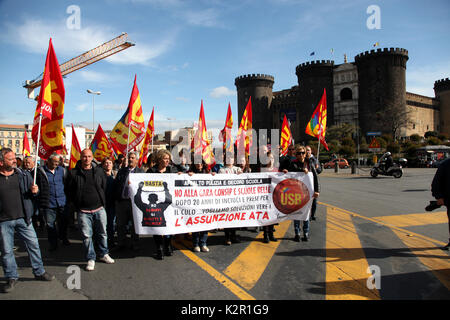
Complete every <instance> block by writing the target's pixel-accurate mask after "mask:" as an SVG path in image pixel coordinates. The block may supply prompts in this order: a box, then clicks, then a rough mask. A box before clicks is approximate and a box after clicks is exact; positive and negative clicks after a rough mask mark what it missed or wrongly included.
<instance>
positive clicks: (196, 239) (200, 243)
mask: <svg viewBox="0 0 450 320" xmlns="http://www.w3.org/2000/svg"><path fill="white" fill-rule="evenodd" d="M208 173H211V170H210V169H209V168H208V166H207V165H206V164H205V162H204V161H202V162H201V163H192V164H191V166H190V169H189V171H188V174H189V176H192V175H194V174H208ZM211 174H212V175H215V174H216V173H215V172H212V173H211ZM207 240H208V231H199V232H192V246H193V247H194V249H193V251H194V252H200V251H201V252H209V248H208V247H207V246H206V241H207Z"/></svg>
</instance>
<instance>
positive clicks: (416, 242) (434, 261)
mask: <svg viewBox="0 0 450 320" xmlns="http://www.w3.org/2000/svg"><path fill="white" fill-rule="evenodd" d="M446 215H447V214H446ZM392 231H393V232H394V233H395V234H396V235H397V236H398V237H399V238H400V240H402V241H403V243H404V244H405V245H406V246H407V247H408V248H409V250H410V251H411V252H412V253H414V254H415V255H416V256H417V258H418V259H419V260H420V262H421V263H422V264H423V265H425V266H426V267H427V268H429V269H430V270H431V271H432V272H433V273H434V275H435V276H436V277H437V278H438V279H439V281H441V282H442V284H443V285H445V286H446V287H447V289H448V290H450V259H449V256H448V254H447V253H445V252H443V251H442V250H441V249H440V248H438V247H435V246H434V245H433V243H432V242H430V241H428V240H425V239H421V238H418V237H410V236H408V235H407V234H405V232H401V231H397V230H392Z"/></svg>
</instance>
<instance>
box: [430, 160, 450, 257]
mask: <svg viewBox="0 0 450 320" xmlns="http://www.w3.org/2000/svg"><path fill="white" fill-rule="evenodd" d="M431 193H432V195H433V197H435V198H436V200H437V204H438V205H440V206H446V207H447V217H448V219H449V224H448V232H449V239H448V243H447V245H446V246H444V247H443V249H444V250H448V249H449V248H450V158H449V159H447V160H444V161H443V162H442V163H441V164H440V165H439V167H438V169H437V171H436V174H435V175H434V178H433V181H432V183H431Z"/></svg>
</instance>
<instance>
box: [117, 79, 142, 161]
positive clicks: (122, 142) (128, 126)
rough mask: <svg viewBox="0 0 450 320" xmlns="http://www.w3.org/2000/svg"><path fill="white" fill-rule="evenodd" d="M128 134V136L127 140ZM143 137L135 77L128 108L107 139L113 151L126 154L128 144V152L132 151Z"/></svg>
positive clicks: (140, 108)
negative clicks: (109, 140)
mask: <svg viewBox="0 0 450 320" xmlns="http://www.w3.org/2000/svg"><path fill="white" fill-rule="evenodd" d="M128 133H129V134H130V137H129V139H128ZM144 136H145V122H144V115H143V113H142V105H141V96H140V94H139V90H138V87H137V85H136V76H135V77H134V84H133V89H132V91H131V97H130V102H129V103H128V108H127V110H126V111H125V113H124V114H123V116H122V118H120V120H119V121H118V122H117V124H116V125H115V127H114V128H113V130H112V131H111V133H110V135H109V137H110V139H111V141H112V143H113V144H114V146H113V147H114V149H115V150H117V151H119V153H127V145H128V143H129V145H128V151H132V150H134V149H136V148H137V146H138V145H139V144H140V143H141V142H142V140H143V139H144Z"/></svg>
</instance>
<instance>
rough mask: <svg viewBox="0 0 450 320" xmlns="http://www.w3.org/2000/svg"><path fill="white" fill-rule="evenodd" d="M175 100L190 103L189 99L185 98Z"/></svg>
mask: <svg viewBox="0 0 450 320" xmlns="http://www.w3.org/2000/svg"><path fill="white" fill-rule="evenodd" d="M175 100H178V101H183V102H189V100H190V99H189V98H185V97H176V98H175Z"/></svg>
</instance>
